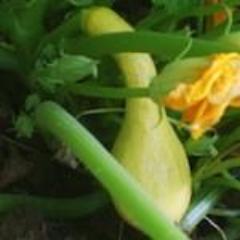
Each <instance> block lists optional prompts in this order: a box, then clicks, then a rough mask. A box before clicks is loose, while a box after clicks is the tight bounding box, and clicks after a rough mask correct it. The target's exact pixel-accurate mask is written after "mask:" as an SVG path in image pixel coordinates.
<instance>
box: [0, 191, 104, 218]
mask: <svg viewBox="0 0 240 240" xmlns="http://www.w3.org/2000/svg"><path fill="white" fill-rule="evenodd" d="M106 202H107V198H106V196H105V195H104V194H100V193H94V194H89V195H86V196H81V197H76V198H64V199H61V198H49V197H36V196H27V195H22V194H21V195H20V194H0V213H6V212H8V211H10V210H13V209H15V208H18V207H22V206H27V207H30V208H33V209H35V210H37V211H40V212H41V213H42V214H43V215H44V216H47V217H50V218H58V219H59V218H61V219H62V218H79V217H82V216H85V215H87V214H90V213H93V212H95V211H96V210H97V209H99V208H101V207H103V206H104V205H105V204H106Z"/></svg>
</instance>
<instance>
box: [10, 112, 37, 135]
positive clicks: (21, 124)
mask: <svg viewBox="0 0 240 240" xmlns="http://www.w3.org/2000/svg"><path fill="white" fill-rule="evenodd" d="M34 125H35V124H34V121H33V119H32V118H31V117H30V116H29V115H27V114H26V113H21V114H20V115H19V116H18V118H17V120H16V122H15V129H16V131H17V136H18V137H26V138H31V137H32V134H33V131H34Z"/></svg>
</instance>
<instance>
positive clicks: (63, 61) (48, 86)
mask: <svg viewBox="0 0 240 240" xmlns="http://www.w3.org/2000/svg"><path fill="white" fill-rule="evenodd" d="M87 76H94V77H96V76H97V62H96V61H94V60H91V59H89V58H87V57H84V56H80V55H67V54H63V55H62V56H61V57H59V58H57V59H54V60H53V61H52V62H50V63H46V64H44V63H43V64H41V63H39V64H38V65H37V66H36V70H35V71H34V73H33V77H32V78H34V79H37V83H38V84H39V85H40V87H41V88H42V89H44V90H45V91H47V92H51V93H54V92H55V91H56V89H57V88H59V87H63V86H66V85H69V84H72V83H75V82H76V81H79V80H81V79H83V78H85V77H87Z"/></svg>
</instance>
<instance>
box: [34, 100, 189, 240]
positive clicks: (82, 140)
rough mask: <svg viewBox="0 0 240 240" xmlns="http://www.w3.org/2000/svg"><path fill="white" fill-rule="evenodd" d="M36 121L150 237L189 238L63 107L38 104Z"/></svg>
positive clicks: (169, 239) (164, 239) (165, 239)
mask: <svg viewBox="0 0 240 240" xmlns="http://www.w3.org/2000/svg"><path fill="white" fill-rule="evenodd" d="M36 122H37V124H38V126H40V127H41V128H42V129H43V130H45V131H49V132H50V133H52V134H53V135H54V136H55V137H56V138H58V139H59V140H61V141H63V142H64V143H65V144H67V145H68V146H69V147H70V149H71V150H72V152H73V153H74V154H75V155H76V156H77V157H78V159H79V160H81V161H82V162H83V163H84V164H85V165H86V167H87V168H88V169H89V170H90V171H91V172H92V173H93V175H95V177H96V178H97V179H98V180H99V181H100V182H101V183H102V184H103V185H104V186H105V187H106V188H107V190H108V191H109V192H110V194H111V195H112V197H113V198H115V199H117V200H118V201H119V202H121V204H122V205H123V206H124V207H125V208H126V209H128V211H129V214H130V216H131V217H132V218H133V219H135V221H136V222H137V224H138V225H139V227H140V228H141V229H142V230H143V231H144V232H145V233H147V234H148V235H149V236H150V237H151V238H152V239H156V240H159V239H162V240H172V239H176V240H187V239H188V238H187V237H186V236H185V235H184V234H183V233H182V232H181V231H180V230H179V229H178V228H177V227H176V226H174V224H173V223H172V222H171V221H170V220H169V219H167V218H166V217H165V216H164V215H163V214H161V212H159V211H158V210H157V208H156V207H155V204H154V203H153V201H152V199H151V198H150V197H149V195H148V194H146V193H145V192H144V191H143V190H142V188H141V187H140V186H139V185H138V183H137V182H136V181H135V180H134V179H133V178H132V177H131V176H130V175H129V174H128V173H127V172H126V170H125V169H124V168H123V167H122V166H121V165H120V164H119V163H118V162H117V160H116V159H115V158H114V157H113V156H112V155H111V154H110V153H109V152H108V151H107V150H106V149H105V148H104V147H103V146H102V145H101V144H100V143H99V142H98V141H97V140H96V139H95V138H94V137H93V135H91V134H90V133H89V132H88V131H87V130H86V129H85V128H84V127H83V126H82V125H81V124H79V123H78V122H77V120H76V119H75V118H74V117H72V116H71V115H70V114H69V113H67V112H66V111H65V110H64V109H63V108H61V107H60V106H59V105H57V104H55V103H53V102H44V103H42V104H40V105H39V106H38V108H37V110H36Z"/></svg>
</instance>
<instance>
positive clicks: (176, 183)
mask: <svg viewBox="0 0 240 240" xmlns="http://www.w3.org/2000/svg"><path fill="white" fill-rule="evenodd" d="M101 4H104V5H105V7H99V6H97V5H99V1H70V0H69V1H68V0H65V1H62V2H59V1H56V0H50V1H48V0H33V1H25V0H11V1H1V2H0V34H1V35H0V36H1V44H0V68H1V70H4V71H6V72H7V73H8V72H11V73H14V74H15V75H16V78H17V80H19V81H20V83H21V84H22V86H23V87H24V89H25V91H26V93H24V94H23V95H24V96H23V99H24V100H22V99H21V104H20V105H21V107H19V106H18V114H19V115H18V118H17V120H16V123H15V128H16V130H17V133H18V135H19V136H20V137H29V138H31V136H32V134H33V132H38V133H41V134H42V137H43V139H49V135H48V134H49V133H50V134H51V135H52V137H53V138H54V137H55V139H57V140H60V141H61V142H62V143H64V145H65V146H67V148H69V149H70V150H71V151H72V153H73V155H74V156H75V157H76V158H77V159H78V160H79V161H80V162H81V163H83V164H84V165H85V166H86V167H87V169H88V170H89V171H90V173H92V174H93V175H94V176H95V177H96V178H97V180H98V181H99V182H100V183H101V184H102V185H103V186H104V187H105V188H106V190H107V192H108V193H109V194H110V195H111V197H112V199H113V201H114V203H115V205H116V207H117V209H118V210H119V212H120V214H121V215H122V216H123V217H124V218H125V219H126V220H127V221H128V222H129V223H131V224H133V225H134V226H136V227H137V228H139V229H140V230H142V231H143V232H145V233H146V234H147V235H148V236H149V237H150V238H152V239H179V240H180V239H188V238H187V236H186V235H185V234H184V233H183V231H181V230H180V229H179V227H177V226H176V225H175V223H176V222H178V223H179V222H180V220H181V219H182V217H183V215H184V214H185V212H186V210H187V208H188V206H189V201H190V197H191V191H192V190H191V188H192V186H191V181H192V180H191V176H190V175H191V174H190V168H189V163H188V160H187V157H186V154H185V151H184V148H183V145H182V143H181V142H180V141H179V139H178V137H177V135H176V133H175V131H174V129H173V128H172V126H171V124H170V123H169V120H168V117H167V115H166V112H165V110H164V105H165V104H166V102H167V101H166V97H167V96H168V94H169V93H170V92H171V91H172V90H173V89H175V88H176V87H177V86H178V85H179V84H181V83H182V82H186V84H188V83H189V82H190V84H191V82H193V81H194V80H196V79H194V77H195V76H196V68H199V64H200V68H202V67H204V66H205V65H206V62H207V64H208V63H209V59H208V57H206V58H205V57H203V56H205V55H208V54H212V53H218V52H225V53H227V52H232V51H236V45H234V44H228V45H226V44H225V42H226V38H222V39H221V38H219V41H211V40H206V39H197V38H196V39H192V38H191V37H189V36H185V35H183V34H178V33H177V34H169V33H159V32H154V31H144V28H146V26H149V27H148V29H155V27H156V26H154V24H153V25H151V21H150V22H149V19H147V18H146V19H145V20H144V21H142V22H141V23H140V24H139V25H138V26H137V28H138V29H141V28H142V31H134V30H133V27H132V26H131V25H130V24H128V23H127V21H125V20H124V19H123V18H122V17H120V16H119V15H118V14H117V13H116V12H114V11H113V10H111V8H109V7H110V5H111V1H102V2H101ZM155 4H156V5H154V6H155V7H157V6H159V4H160V6H162V5H161V1H160V2H158V1H156V3H155ZM165 4H166V3H165ZM106 6H107V7H106ZM194 7H195V8H196V9H197V7H198V6H194ZM157 8H158V7H157ZM168 14H171V13H170V12H168ZM63 15H64V17H63ZM183 15H184V14H183ZM183 15H182V16H183ZM53 16H55V17H56V19H54V17H53ZM57 17H58V18H57ZM165 17H169V16H168V15H166V16H165ZM178 17H179V18H181V14H180V13H179V15H178ZM155 20H157V21H160V20H161V19H158V18H157V19H155ZM144 52H146V53H144ZM149 53H152V54H154V55H155V59H156V60H157V61H156V62H158V61H161V64H162V63H163V62H164V65H166V66H165V67H163V69H162V68H161V70H160V71H159V72H157V70H156V67H155V65H154V61H153V59H152V58H151V57H150V55H149ZM106 56H112V57H113V58H114V59H115V62H116V63H117V67H116V66H115V65H114V64H113V61H112V60H110V59H109V58H106ZM183 56H184V57H192V58H188V59H183V60H182V57H183ZM193 56H194V57H195V58H193ZM196 57H198V58H196ZM200 57H201V58H200ZM105 58H106V59H105ZM206 59H207V60H206ZM104 61H110V62H111V63H109V66H107V67H106V69H105V72H104V69H103V67H104V66H105V65H104ZM166 61H168V63H169V61H171V63H170V64H166ZM102 63H103V66H102V65H101V64H102ZM111 64H112V65H111ZM162 65H163V64H162ZM102 70H103V72H104V74H102V73H101V71H102ZM119 70H120V74H119ZM108 71H110V72H111V73H113V72H114V74H109V75H110V77H109V76H108ZM15 75H14V76H15ZM99 76H100V77H105V78H106V79H107V80H106V81H105V82H104V83H102V82H101V81H102V79H101V78H100V77H99ZM113 76H114V78H115V79H117V78H120V79H121V78H123V79H124V82H125V86H123V85H121V83H120V81H119V80H120V79H117V80H116V81H115V79H112V78H113ZM96 79H97V80H96ZM113 81H114V83H113ZM109 82H110V83H109ZM79 96H80V97H79ZM93 97H98V98H103V99H105V100H106V99H111V101H107V103H108V104H109V102H110V106H111V104H112V102H113V99H117V100H118V101H120V102H121V104H123V102H122V100H126V107H125V110H124V112H125V116H124V118H123V119H120V121H122V122H121V124H120V125H119V128H118V130H119V133H118V134H116V136H115V137H116V138H115V139H113V138H110V139H111V144H110V145H111V147H113V148H112V153H111V147H109V146H107V147H108V149H107V148H106V146H104V144H102V143H100V141H99V140H97V138H96V137H95V136H94V135H93V134H91V133H90V131H91V130H87V128H86V127H84V126H83V125H82V124H81V123H80V122H81V121H79V120H78V118H77V113H78V111H79V109H80V108H81V107H82V108H83V109H84V106H83V105H84V102H85V101H86V99H87V103H89V102H88V101H90V102H91V101H93V100H92V98H93ZM79 99H80V100H79ZM23 102H25V103H23ZM82 102H83V103H82ZM91 104H92V103H91ZM91 104H90V105H91ZM23 105H24V106H23ZM113 105H114V104H113ZM121 106H122V105H121ZM19 112H20V113H19ZM118 120H119V118H118ZM106 135H107V134H106ZM106 145H107V144H106ZM189 146H190V144H189ZM204 167H206V166H205V165H204ZM207 167H209V169H211V166H208V165H207ZM207 167H206V168H203V170H202V171H199V172H197V174H196V176H197V177H196V178H197V179H198V180H199V179H202V178H204V176H203V175H201V173H202V172H204V171H205V169H208V168H207ZM213 172H214V171H213ZM96 198H97V199H98V200H99V201H95V199H96ZM216 198H217V197H215V195H214V198H213V199H216ZM105 201H106V198H105V197H104V196H102V195H101V194H100V195H99V194H93V195H90V196H84V197H82V198H81V199H74V200H73V199H61V200H58V199H49V198H46V199H42V198H39V197H27V196H22V195H19V196H14V195H11V194H9V195H4V194H3V195H0V202H1V203H2V208H1V211H8V210H9V209H11V208H14V207H16V206H19V205H20V204H22V203H24V202H25V203H27V204H29V205H31V206H33V207H37V208H38V209H41V210H42V211H43V212H45V213H46V214H47V215H50V216H53V215H55V216H62V217H64V216H65V217H68V216H72V217H76V216H81V215H83V214H86V213H89V212H92V211H94V210H95V209H96V208H98V207H100V206H102V204H104V203H105ZM87 202H89V203H90V204H89V205H91V207H90V209H88V210H87V211H85V212H84V211H83V209H84V208H85V207H86V203H87ZM210 205H211V204H209V206H210ZM66 206H68V207H66ZM74 209H78V211H77V210H76V211H74ZM199 216H200V215H199ZM201 217H202V215H201V216H200V217H199V219H200V218H201ZM199 219H198V220H199ZM187 220H188V219H187ZM198 220H197V221H198ZM185 223H186V222H185ZM187 223H189V221H188V222H187ZM182 226H184V224H182ZM185 226H186V224H185ZM186 228H187V227H186ZM188 228H191V227H188Z"/></svg>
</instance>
